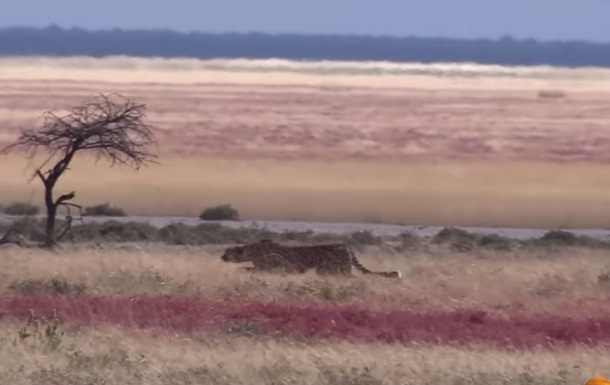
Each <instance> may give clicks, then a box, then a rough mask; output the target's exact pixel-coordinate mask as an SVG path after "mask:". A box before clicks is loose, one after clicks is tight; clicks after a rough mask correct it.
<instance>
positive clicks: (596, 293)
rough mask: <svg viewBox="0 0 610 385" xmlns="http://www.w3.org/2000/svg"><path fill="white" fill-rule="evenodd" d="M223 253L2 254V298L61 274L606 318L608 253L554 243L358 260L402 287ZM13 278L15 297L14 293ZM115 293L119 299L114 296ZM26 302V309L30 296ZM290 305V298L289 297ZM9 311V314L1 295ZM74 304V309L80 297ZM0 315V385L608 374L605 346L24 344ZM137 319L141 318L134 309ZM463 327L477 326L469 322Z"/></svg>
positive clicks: (111, 338)
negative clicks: (239, 261) (248, 261)
mask: <svg viewBox="0 0 610 385" xmlns="http://www.w3.org/2000/svg"><path fill="white" fill-rule="evenodd" d="M222 249H223V247H221V246H206V247H176V246H160V245H152V244H148V245H147V244H139V245H136V244H133V245H122V246H121V245H108V246H104V247H102V248H100V247H94V246H92V245H79V246H70V245H66V246H65V249H64V250H62V251H59V252H56V253H53V252H47V251H41V250H24V249H19V248H16V247H11V246H5V247H2V248H0V287H2V289H1V291H0V295H3V296H5V295H7V294H9V293H15V292H24V288H25V286H24V285H23V283H24V282H28V281H29V282H42V281H45V282H49V281H50V280H51V278H57V279H59V280H63V279H65V280H66V281H65V282H66V283H68V284H69V285H71V287H72V288H74V287H76V285H79V284H80V285H82V288H83V293H81V294H84V295H96V294H97V295H99V294H113V295H123V296H127V295H133V294H138V293H140V294H143V293H145V294H148V295H154V294H161V293H165V294H171V295H173V296H174V297H172V298H175V299H178V298H177V296H193V295H194V296H197V297H200V298H208V299H212V300H214V299H222V298H229V297H232V298H234V299H235V298H240V302H239V303H242V301H243V303H246V302H248V301H247V298H248V297H250V298H258V299H264V300H270V299H273V300H276V301H279V302H274V303H276V304H278V306H279V305H280V304H282V303H284V304H287V305H288V306H293V305H289V304H290V303H295V304H296V303H298V301H306V302H309V303H311V302H312V301H313V302H314V303H315V302H324V303H327V304H329V305H332V304H334V303H336V302H339V303H344V304H349V303H351V304H356V305H359V306H365V308H366V311H374V309H379V308H386V309H409V308H410V309H420V310H422V311H433V312H440V311H450V310H452V309H463V308H473V309H477V310H484V311H487V312H489V313H490V314H494V317H497V316H498V315H502V314H505V315H510V316H515V315H517V314H519V313H522V314H524V315H525V316H526V315H527V314H531V313H532V312H533V313H535V314H541V313H550V314H551V315H550V316H549V315H546V318H547V319H549V320H552V319H554V318H562V319H569V318H570V317H572V319H574V320H578V319H579V318H583V319H584V318H586V319H590V318H591V317H593V318H595V317H598V316H599V317H601V316H602V315H603V314H606V313H608V311H610V309H609V308H608V303H609V301H608V300H607V299H608V294H610V291H609V290H610V286H608V282H609V280H608V277H607V272H609V271H610V264H609V263H608V251H603V250H591V249H585V248H562V249H557V248H553V249H531V250H529V249H528V250H525V249H524V250H520V251H512V252H503V253H497V252H492V251H489V250H475V251H473V252H471V253H454V252H451V251H448V250H447V249H446V248H443V247H440V246H430V247H429V248H427V249H423V250H419V251H418V250H413V251H410V252H406V253H404V254H402V253H392V252H388V251H381V250H380V249H378V248H377V247H371V248H368V249H367V250H366V251H365V252H364V253H358V256H359V258H360V259H361V260H362V262H363V263H364V264H365V265H366V266H368V267H370V268H372V269H400V270H402V271H403V274H404V278H403V280H401V281H395V280H387V279H383V278H378V277H364V276H362V275H357V276H356V277H355V278H351V279H348V278H321V277H318V276H315V275H313V274H309V273H308V274H305V275H300V276H281V275H271V274H258V275H251V274H249V273H245V272H241V271H239V267H238V266H236V265H231V264H224V263H222V262H220V260H219V255H220V253H221V251H222ZM16 283H20V284H21V285H20V284H16ZM11 284H13V285H12V286H13V288H12V289H11V288H9V287H8V286H10V285H11ZM31 287H32V286H30V288H31ZM39 289H40V288H39ZM56 289H57V287H54V288H53V287H52V288H51V289H49V286H47V289H46V290H47V292H51V293H52V292H53V290H56ZM64 289H65V287H64ZM43 290H44V289H43ZM26 291H27V290H26ZM55 294H62V293H55ZM63 294H67V295H69V296H74V295H79V293H75V292H64V293H63ZM15 298H19V297H15ZM32 298H33V299H35V298H36V296H33V297H32ZM123 298H125V297H123ZM183 298H186V297H183ZM115 299H116V300H117V301H119V300H120V297H119V298H115ZM23 300H24V301H25V302H27V301H28V299H26V298H25V297H23ZM295 300H298V301H296V302H292V301H295ZM50 301H55V303H57V304H60V303H61V302H62V301H61V300H49V302H50ZM66 301H72V300H70V299H67V300H66ZM108 301H110V302H111V301H113V299H109V300H108ZM169 301H170V302H171V300H169ZM110 302H109V304H108V305H103V306H109V307H108V311H115V312H117V311H118V307H112V306H111V305H110ZM128 302H129V301H128ZM3 303H4V305H3V306H7V302H6V301H5V302H3ZM28 303H30V304H34V303H36V301H34V302H28ZM73 303H80V302H78V301H77V300H76V299H75V300H74V301H73ZM83 303H85V302H83ZM322 305H323V304H322ZM28 306H31V305H28ZM117 306H118V305H117ZM160 306H161V305H160ZM244 306H245V305H244ZM297 307H298V306H297ZM26 308H27V306H26ZM39 309H40V308H39ZM180 309H183V310H180ZM189 309H191V310H194V308H189V307H185V308H182V307H180V306H178V307H176V309H174V310H173V311H174V312H176V311H177V312H180V311H182V312H185V311H189ZM34 310H35V311H36V308H35V309H34ZM134 310H135V308H134ZM169 310H170V309H169V308H168V309H162V308H160V311H163V312H164V314H166V315H165V317H168V315H169V314H170V313H171V312H170V311H169ZM40 311H41V312H42V310H40ZM72 311H76V310H72ZM269 311H271V312H273V311H272V310H269ZM275 311H277V310H275ZM3 313H4V314H5V317H4V319H3V322H2V323H0V362H1V364H0V382H3V383H14V384H24V385H26V384H28V385H29V384H32V385H42V384H62V385H64V384H75V385H77V384H82V383H87V384H92V385H97V384H100V385H101V384H104V385H113V384H196V383H208V382H209V383H215V384H225V383H226V384H246V383H248V384H250V383H259V384H316V385H318V384H322V385H323V384H337V385H342V384H345V385H348V384H350V385H351V384H363V385H364V384H367V385H368V384H414V385H415V384H417V385H421V384H437V383H469V384H473V385H487V384H490V383H502V384H515V385H538V384H540V385H543V384H544V385H547V384H548V385H556V384H566V385H567V384H580V383H584V381H585V380H586V379H587V378H589V377H592V376H594V375H604V374H606V373H604V372H603V371H604V370H606V369H607V367H608V365H610V361H609V358H608V357H610V355H609V354H608V351H607V348H606V347H604V346H605V345H601V346H600V347H597V348H593V347H584V346H582V347H580V346H572V347H571V348H570V349H563V350H562V349H559V350H557V349H555V350H554V349H550V350H549V349H546V350H530V351H523V350H521V351H512V350H495V349H492V348H490V347H483V346H477V345H467V346H465V347H461V348H458V347H447V346H442V345H441V346H428V345H418V344H410V345H407V346H402V345H400V344H398V345H396V344H377V343H357V342H352V343H348V342H336V341H335V342H332V343H330V342H320V341H318V342H316V339H308V338H306V339H301V340H294V339H288V338H280V337H269V336H266V337H265V336H263V335H258V334H256V333H254V334H253V335H250V336H249V337H248V336H244V333H241V332H232V331H231V329H226V328H225V329H226V330H225V331H224V332H220V333H212V334H210V333H205V334H203V333H202V334H200V333H199V332H193V333H190V334H186V335H185V334H181V333H177V334H176V335H175V336H174V335H172V334H171V333H168V331H167V330H156V329H152V330H150V329H149V330H147V331H137V330H135V329H133V328H123V329H121V328H113V327H110V326H107V324H103V323H99V324H95V323H94V324H93V325H91V324H88V323H87V325H88V326H87V327H82V326H81V327H80V328H78V327H77V328H75V327H74V326H75V325H73V324H65V325H64V324H62V325H60V330H59V331H60V332H63V333H64V334H63V335H61V334H57V335H56V334H53V336H56V337H57V339H56V338H55V337H53V338H52V340H51V338H50V337H45V336H44V333H43V334H42V335H39V336H36V335H33V336H30V337H27V338H26V339H25V340H24V341H19V338H18V329H19V327H21V326H23V323H22V322H16V321H15V320H12V321H11V320H9V319H7V318H6V314H12V313H10V310H9V308H8V307H6V308H5V310H4V311H3ZM81 313H82V312H80V311H79V312H77V313H75V314H76V315H77V314H81ZM20 314H21V313H20ZM430 314H432V313H430ZM82 315H85V316H86V314H84V313H82ZM177 315H178V314H177ZM132 317H134V319H135V317H136V314H135V313H134V314H133V315H132ZM157 318H158V316H157ZM162 318H163V316H162ZM530 318H531V317H530ZM541 318H543V317H541ZM500 319H501V318H500ZM528 319H529V318H528ZM531 319H532V320H535V319H537V317H534V318H531ZM203 321H205V320H203V319H202V320H201V322H203ZM133 322H135V321H133ZM354 322H355V321H354ZM528 322H530V321H528ZM549 322H551V321H549ZM571 322H572V321H571ZM574 322H577V321H574ZM128 323H129V322H128ZM356 324H357V325H359V324H358V323H356ZM104 325H106V326H104ZM551 325H553V324H552V322H551ZM361 327H362V326H361ZM469 327H471V328H473V330H475V329H478V328H479V326H477V325H476V324H473V325H471V326H469ZM551 327H553V326H551ZM554 327H557V325H555V326H554ZM585 327H588V326H585ZM580 328H583V327H582V326H580ZM30 331H31V329H30ZM471 332H473V331H471ZM584 332H586V330H585V331H584ZM474 333H476V331H474ZM246 334H247V333H246ZM57 342H59V344H58V343H57Z"/></svg>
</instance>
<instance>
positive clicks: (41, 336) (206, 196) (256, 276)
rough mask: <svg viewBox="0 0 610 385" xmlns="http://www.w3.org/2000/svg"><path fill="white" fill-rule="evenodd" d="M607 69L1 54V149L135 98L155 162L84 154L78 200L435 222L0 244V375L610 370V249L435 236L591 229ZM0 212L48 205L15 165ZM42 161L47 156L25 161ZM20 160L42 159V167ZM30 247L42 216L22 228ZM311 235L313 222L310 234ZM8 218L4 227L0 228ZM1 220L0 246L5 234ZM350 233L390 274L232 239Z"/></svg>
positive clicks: (129, 231) (239, 378)
mask: <svg viewBox="0 0 610 385" xmlns="http://www.w3.org/2000/svg"><path fill="white" fill-rule="evenodd" d="M609 74H610V71H607V70H601V69H577V70H568V69H556V68H504V67H495V66H475V65H458V64H446V65H415V64H403V65H399V64H392V63H296V62H288V61H281V60H280V61H278V60H269V61H240V60H230V61H197V60H186V59H172V60H160V59H159V60H157V59H136V58H123V57H117V58H105V59H91V58H70V59H59V58H27V59H22V58H6V59H2V60H0V83H1V84H2V86H1V87H0V145H1V146H4V145H6V144H9V143H10V142H11V141H13V140H14V139H15V138H16V137H17V135H18V133H19V129H20V128H30V127H33V128H35V127H36V126H37V125H39V124H40V120H39V118H40V116H41V114H42V113H43V112H44V111H46V110H53V111H54V112H56V113H62V112H66V110H67V109H69V108H71V107H73V106H75V105H78V104H80V103H81V102H83V101H86V99H87V98H88V97H90V96H92V95H93V94H94V93H95V92H118V93H121V94H123V95H126V96H129V97H133V98H135V99H136V100H138V101H141V102H143V103H146V105H147V108H148V117H149V119H150V121H151V123H153V124H155V125H156V126H158V128H159V133H158V135H157V137H158V141H159V148H158V154H159V162H160V164H159V165H153V166H150V167H149V168H146V169H143V170H140V171H139V172H135V171H132V170H127V169H120V168H109V167H107V166H106V165H104V164H103V162H100V163H97V164H96V163H95V162H94V160H93V159H89V158H86V157H81V158H79V159H76V160H75V162H74V164H73V166H72V167H71V169H70V170H69V171H68V173H67V174H66V175H65V177H64V178H63V179H62V180H61V182H60V184H59V185H58V187H57V189H58V191H71V190H75V191H76V192H77V197H78V198H77V200H78V203H81V204H83V205H91V204H98V203H102V202H111V203H112V204H113V205H116V206H120V207H122V208H124V209H125V210H126V211H127V213H129V214H131V215H145V216H153V217H154V216H164V215H171V216H186V217H195V218H196V217H197V215H199V213H200V212H201V210H202V209H203V208H204V207H207V206H212V205H216V204H221V203H231V204H232V205H233V206H235V207H236V208H238V209H239V212H240V214H241V216H242V218H244V219H267V220H274V219H276V220H302V221H359V222H382V223H406V224H417V225H441V226H447V228H446V229H445V230H443V231H441V232H440V233H438V234H436V235H435V236H432V237H419V236H416V235H413V234H409V233H403V234H400V235H387V234H385V235H384V234H372V233H370V232H367V231H361V232H356V233H346V234H322V233H319V232H310V231H308V230H309V228H308V227H307V226H305V225H304V227H303V229H301V230H300V231H293V232H286V233H272V232H269V231H268V230H265V229H260V228H254V229H246V228H242V229H234V228H225V227H224V226H222V225H218V224H210V223H202V224H199V225H194V226H190V225H185V224H173V225H168V226H165V227H163V228H158V227H155V226H154V225H150V224H144V223H136V222H132V223H118V222H112V221H111V220H109V221H107V222H105V223H97V224H91V223H86V221H87V219H86V218H85V224H80V225H78V226H75V227H74V228H73V234H72V238H71V241H67V242H65V243H64V244H63V245H62V246H61V248H59V249H58V250H55V251H44V250H38V249H35V248H21V247H18V246H16V245H3V246H0V338H1V339H2V343H1V344H0V357H1V359H0V379H1V380H2V381H1V382H2V383H11V384H40V385H42V384H75V385H76V384H201V383H210V384H253V383H256V384H437V383H450V384H475V385H478V384H481V385H483V384H549V385H550V384H582V383H584V381H585V380H586V379H587V378H589V377H592V376H594V375H602V376H606V377H607V376H608V375H610V372H609V371H608V370H609V369H608V368H610V354H609V353H610V350H609V347H610V316H609V315H608V314H610V301H609V299H610V298H609V294H610V262H609V261H610V259H609V258H608V257H610V242H609V241H608V240H607V239H597V238H592V237H587V236H574V235H572V234H571V233H569V232H565V231H549V232H548V233H546V234H545V235H544V236H543V237H540V238H536V239H526V240H516V239H511V238H510V237H509V238H505V237H500V236H493V235H491V236H489V235H488V236H483V235H478V234H473V233H469V232H465V231H462V230H458V229H455V228H451V227H450V226H458V225H459V226H463V225H476V226H514V227H539V228H564V229H565V228H568V229H569V228H606V227H607V226H608V225H609V224H610V210H609V207H610V206H609V205H608V204H609V203H610V202H609V200H610V198H609V197H610V194H608V192H609V191H610V182H609V180H610V179H609V178H607V177H606V176H607V175H608V173H609V172H610V167H609V166H607V165H606V164H605V162H607V160H608V156H609V155H608V154H610V151H609V150H610V124H609V123H610V122H609V121H610V108H609V107H608V106H607V102H606V100H607V98H608V96H609V94H610V76H609ZM0 159H1V160H0V173H1V174H0V175H2V180H1V181H0V194H1V195H0V204H9V203H11V202H14V201H24V200H28V201H31V202H32V203H34V204H39V202H41V196H42V195H41V189H40V186H39V185H37V182H36V181H35V180H34V181H31V182H29V179H30V176H31V172H32V165H35V163H33V164H28V162H27V160H26V159H25V158H24V157H23V155H21V154H18V153H13V154H11V155H8V156H2V157H1V158H0ZM41 159H42V158H41ZM35 161H36V160H35ZM16 223H17V224H18V225H19V226H18V227H19V229H20V230H22V232H23V233H24V234H25V235H27V236H28V237H30V238H33V239H34V238H36V237H37V236H39V234H38V231H39V226H40V223H39V222H38V221H37V220H36V219H32V218H19V219H17V222H16ZM314 225H315V224H314V223H313V222H312V226H311V228H314ZM2 226H4V227H2ZM6 226H8V225H7V224H5V223H2V224H1V225H0V233H2V232H3V231H6V228H7V227H6ZM261 238H271V239H276V240H278V241H281V242H285V243H290V244H315V243H323V242H344V243H346V244H348V245H349V246H350V247H352V248H353V250H354V252H355V255H356V256H357V257H358V258H359V260H360V261H361V262H362V263H363V264H364V265H365V266H366V267H368V268H370V269H371V270H375V271H386V270H400V271H401V272H402V278H401V279H388V278H383V277H379V276H372V275H362V274H360V273H359V272H355V273H354V276H353V277H349V278H347V277H328V276H318V275H316V274H315V273H313V272H308V273H305V274H302V275H284V274H271V273H251V272H247V271H245V270H243V269H241V268H240V266H239V265H233V264H228V263H224V262H222V261H221V260H220V255H221V254H222V252H223V251H224V249H225V248H226V247H230V246H234V245H236V244H241V243H245V242H250V241H256V240H258V239H261Z"/></svg>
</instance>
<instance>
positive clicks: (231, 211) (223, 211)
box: [199, 204, 239, 221]
mask: <svg viewBox="0 0 610 385" xmlns="http://www.w3.org/2000/svg"><path fill="white" fill-rule="evenodd" d="M199 219H201V220H204V221H238V220H239V212H238V211H237V210H236V209H235V208H233V206H231V205H230V204H225V205H220V206H215V207H208V208H207V209H205V210H203V212H202V213H201V215H199Z"/></svg>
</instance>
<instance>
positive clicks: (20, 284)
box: [8, 278, 87, 296]
mask: <svg viewBox="0 0 610 385" xmlns="http://www.w3.org/2000/svg"><path fill="white" fill-rule="evenodd" d="M8 289H11V290H14V291H16V292H18V293H21V294H41V293H42V294H50V295H60V296H63V295H81V294H84V293H85V292H86V290H87V286H86V285H85V284H82V283H70V282H68V281H66V280H65V279H63V278H52V279H26V280H19V281H14V282H12V283H11V284H9V285H8Z"/></svg>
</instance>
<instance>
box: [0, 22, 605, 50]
mask: <svg viewBox="0 0 610 385" xmlns="http://www.w3.org/2000/svg"><path fill="white" fill-rule="evenodd" d="M19 29H30V30H38V31H44V30H48V29H58V30H62V31H84V32H89V33H103V32H117V31H118V32H126V33H133V32H144V33H146V32H157V33H158V32H164V33H171V34H176V35H183V36H189V35H212V36H223V35H224V36H228V35H242V36H247V35H262V36H268V37H283V36H291V37H318V38H320V37H340V38H356V39H362V38H372V39H393V40H407V39H419V40H450V41H472V42H476V41H486V42H501V41H506V40H511V41H514V42H517V43H518V42H536V43H541V44H574V43H576V44H588V45H598V46H607V45H610V40H608V41H596V40H585V39H539V38H534V37H527V38H526V37H515V36H512V35H510V34H504V35H501V36H498V37H451V36H442V35H437V36H430V35H428V36H426V35H416V34H409V35H390V34H373V33H367V34H363V33H338V32H314V33H312V32H290V31H284V32H268V31H257V30H252V31H224V32H221V31H206V30H190V31H183V30H176V29H172V28H168V27H156V28H131V27H104V28H91V27H82V26H62V25H60V24H58V23H50V24H47V25H46V26H44V27H41V26H31V25H6V26H0V32H3V31H10V30H19Z"/></svg>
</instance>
